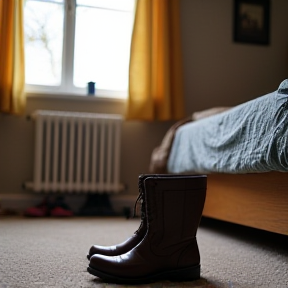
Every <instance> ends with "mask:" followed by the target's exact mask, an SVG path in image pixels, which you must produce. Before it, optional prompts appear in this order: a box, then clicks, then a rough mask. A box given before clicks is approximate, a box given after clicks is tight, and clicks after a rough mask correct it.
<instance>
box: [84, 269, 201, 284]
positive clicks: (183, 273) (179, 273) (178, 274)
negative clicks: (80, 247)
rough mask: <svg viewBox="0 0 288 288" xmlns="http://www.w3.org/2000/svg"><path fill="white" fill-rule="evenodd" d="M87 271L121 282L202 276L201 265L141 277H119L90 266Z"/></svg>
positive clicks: (195, 278) (179, 279) (177, 279)
mask: <svg viewBox="0 0 288 288" xmlns="http://www.w3.org/2000/svg"><path fill="white" fill-rule="evenodd" d="M87 271H88V272H89V273H90V274H92V275H94V276H97V277H99V278H101V279H102V280H104V281H105V282H108V283H109V282H110V283H121V284H143V283H151V282H156V281H160V280H169V281H172V282H183V281H191V280H197V279H199V278H200V265H196V266H192V267H188V268H182V269H177V270H169V271H165V272H161V273H156V274H152V275H147V276H145V277H141V278H125V277H118V276H114V275H110V274H107V273H104V272H102V271H99V270H96V269H94V268H92V267H90V266H89V267H88V268H87Z"/></svg>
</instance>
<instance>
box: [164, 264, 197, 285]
mask: <svg viewBox="0 0 288 288" xmlns="http://www.w3.org/2000/svg"><path fill="white" fill-rule="evenodd" d="M199 278H200V265H197V266H193V267H188V268H184V269H180V270H176V271H170V272H169V280H170V281H172V282H181V281H190V280H196V279H199Z"/></svg>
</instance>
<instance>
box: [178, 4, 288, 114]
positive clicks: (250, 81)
mask: <svg viewBox="0 0 288 288" xmlns="http://www.w3.org/2000/svg"><path fill="white" fill-rule="evenodd" d="M181 3H182V7H181V13H182V38H183V56H184V57H183V58H184V80H185V97H186V107H187V108H186V109H187V113H191V112H193V111H195V110H201V109H205V108H207V107H213V106H217V105H224V106H232V105H237V104H240V103H242V102H245V101H247V100H250V99H253V98H256V97H257V96H261V95H264V94H266V93H268V92H272V91H274V90H276V89H277V87H278V85H279V83H280V82H281V81H282V80H284V79H286V78H287V77H288V34H287V27H288V17H287V11H288V1H287V0H276V1H275V0H273V1H272V0H271V1H270V5H271V23H270V24H271V25H270V26H271V28H270V30H271V33H270V45H269V46H259V45H251V44H242V43H234V42H233V40H232V39H233V3H234V0H217V1H213V0H182V2H181ZM283 31H284V32H283Z"/></svg>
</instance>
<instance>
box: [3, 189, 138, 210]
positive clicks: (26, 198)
mask: <svg viewBox="0 0 288 288" xmlns="http://www.w3.org/2000/svg"><path fill="white" fill-rule="evenodd" d="M49 195H51V197H53V194H49ZM57 195H58V196H59V195H61V194H55V196H57ZM62 195H63V196H64V197H65V198H64V199H65V202H66V203H67V204H68V205H69V207H70V208H71V210H72V211H73V212H74V213H77V212H78V211H79V209H80V208H81V207H82V206H83V205H84V203H85V200H86V197H87V195H86V194H62ZM45 196H47V194H45V193H19V194H13V193H11V194H9V193H6V194H0V208H1V209H2V210H10V211H13V212H15V213H16V214H21V213H23V212H24V211H25V210H26V209H27V208H28V207H32V206H35V205H37V204H39V203H40V202H41V201H42V200H43V199H44V198H45ZM136 198H137V195H127V194H126V195H123V194H111V195H110V202H111V205H112V208H113V210H114V212H115V213H116V214H118V215H122V214H123V211H124V209H126V210H127V209H130V210H131V211H132V210H133V207H134V203H135V201H136Z"/></svg>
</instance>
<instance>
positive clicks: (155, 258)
mask: <svg viewBox="0 0 288 288" xmlns="http://www.w3.org/2000/svg"><path fill="white" fill-rule="evenodd" d="M206 183H207V177H206V176H205V175H201V176H187V175H185V176H184V175H182V176H180V175H179V176H177V175H154V174H153V175H141V176H139V197H138V199H137V201H136V204H137V202H138V200H140V199H141V200H142V206H141V212H142V213H141V224H140V227H139V229H138V230H137V231H136V232H135V233H134V234H133V236H132V237H130V238H129V239H127V240H126V241H125V242H124V243H121V244H119V245H117V246H111V247H104V246H97V245H94V246H92V247H91V248H90V251H89V253H88V255H87V258H88V260H90V263H89V267H88V268H87V270H88V272H89V273H91V274H93V275H94V276H97V277H99V278H102V279H103V280H104V281H107V282H113V283H127V284H140V283H149V282H154V281H158V280H170V281H189V280H194V279H198V278H200V254H199V249H198V244H197V240H196V232H197V228H198V225H199V222H200V219H201V216H202V211H203V207H204V203H205V196H206ZM136 204H135V205H136Z"/></svg>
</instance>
